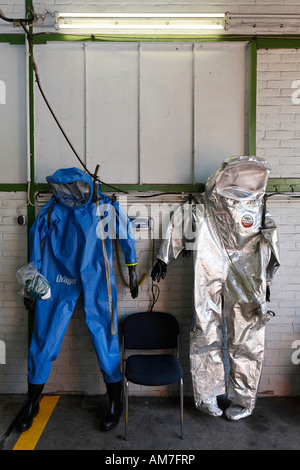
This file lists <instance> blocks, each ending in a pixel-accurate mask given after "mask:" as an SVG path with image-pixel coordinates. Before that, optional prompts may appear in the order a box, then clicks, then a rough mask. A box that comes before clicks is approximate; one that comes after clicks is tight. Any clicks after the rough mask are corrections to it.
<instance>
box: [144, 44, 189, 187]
mask: <svg viewBox="0 0 300 470" xmlns="http://www.w3.org/2000/svg"><path fill="white" fill-rule="evenodd" d="M140 74H141V77H140V79H141V110H140V133H141V137H140V138H141V141H140V142H141V144H140V159H141V183H156V184H160V183H170V184H171V183H175V184H176V183H191V182H192V172H193V167H192V131H193V122H192V117H193V92H192V87H193V45H192V44H178V43H162V44H157V43H154V44H143V45H142V48H141V67H140Z"/></svg>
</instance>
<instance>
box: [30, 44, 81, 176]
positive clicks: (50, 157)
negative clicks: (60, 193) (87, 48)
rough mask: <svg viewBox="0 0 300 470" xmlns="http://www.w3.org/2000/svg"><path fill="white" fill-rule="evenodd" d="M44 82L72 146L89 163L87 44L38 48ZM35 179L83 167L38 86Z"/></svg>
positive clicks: (49, 45) (42, 46)
mask: <svg viewBox="0 0 300 470" xmlns="http://www.w3.org/2000/svg"><path fill="white" fill-rule="evenodd" d="M34 55H35V59H36V63H37V65H38V70H39V76H40V82H41V85H42V88H43V90H44V92H45V94H46V96H47V98H48V101H49V103H50V105H51V107H52V109H53V111H54V112H55V114H56V116H57V118H58V120H59V121H60V123H61V125H62V127H63V129H64V130H65V132H66V134H67V136H68V138H69V139H70V141H71V142H72V145H73V146H74V148H75V149H76V151H77V152H78V154H79V155H80V157H81V158H82V160H83V161H84V162H85V63H84V45H83V44H81V43H70V42H59V43H51V42H49V43H48V44H42V45H38V46H35V47H34ZM34 106H35V121H34V126H35V129H34V130H35V176H36V181H37V182H38V183H45V182H46V176H48V175H51V174H52V173H54V172H55V171H56V170H58V169H60V168H67V167H73V166H75V167H76V166H77V167H78V168H81V166H80V163H78V160H77V159H76V157H75V155H74V153H73V152H72V150H71V148H70V146H69V145H68V143H67V141H66V140H65V138H64V137H63V135H62V133H61V131H60V130H59V128H58V126H57V124H56V123H55V121H54V119H53V117H52V115H51V114H50V112H49V110H48V108H47V106H46V104H45V102H44V100H43V98H42V96H41V94H40V92H39V90H38V88H37V85H36V84H35V96H34Z"/></svg>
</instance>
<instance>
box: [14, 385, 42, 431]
mask: <svg viewBox="0 0 300 470" xmlns="http://www.w3.org/2000/svg"><path fill="white" fill-rule="evenodd" d="M44 385H45V384H40V385H35V384H30V383H29V384H28V400H27V402H26V403H25V405H24V406H23V409H22V410H21V413H20V416H19V418H18V420H17V423H16V429H17V431H20V432H23V431H27V430H28V429H29V428H30V427H31V425H32V422H33V418H34V417H35V416H36V415H37V414H38V412H39V397H40V394H41V393H42V391H43V388H44Z"/></svg>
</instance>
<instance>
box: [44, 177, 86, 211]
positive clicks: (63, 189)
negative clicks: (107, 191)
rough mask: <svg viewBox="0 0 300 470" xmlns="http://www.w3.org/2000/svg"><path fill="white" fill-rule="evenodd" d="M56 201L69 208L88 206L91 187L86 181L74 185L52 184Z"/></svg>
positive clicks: (73, 183)
mask: <svg viewBox="0 0 300 470" xmlns="http://www.w3.org/2000/svg"><path fill="white" fill-rule="evenodd" d="M50 185H51V188H52V191H53V194H54V196H55V197H56V199H58V200H59V202H60V203H61V204H64V205H65V206H67V207H73V208H76V207H80V206H83V205H84V204H86V203H87V202H88V201H89V200H90V197H91V187H90V185H89V184H88V183H87V182H85V181H74V182H72V183H64V184H59V183H50Z"/></svg>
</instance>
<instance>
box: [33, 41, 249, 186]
mask: <svg viewBox="0 0 300 470" xmlns="http://www.w3.org/2000/svg"><path fill="white" fill-rule="evenodd" d="M247 45H248V43H246V42H245V43H244V42H243V43H239V42H238V43H233V42H225V43H211V42H208V43H206V42H205V43H204V42H203V43H195V44H193V43H177V42H176V43H175V42H171V43H167V42H165V43H106V42H103V43H85V44H82V43H70V42H59V43H48V44H46V45H38V46H35V57H36V62H37V65H38V69H39V75H40V79H41V83H42V86H43V88H44V91H45V93H46V95H47V97H48V99H49V101H50V103H51V106H52V107H53V109H54V111H55V113H56V115H57V117H58V119H59V120H60V122H61V124H62V126H63V128H64V129H65V131H66V133H67V135H68V136H69V138H70V140H71V141H72V144H73V145H74V147H75V148H76V150H77V152H78V153H79V155H80V156H81V158H82V160H83V161H84V163H85V164H86V165H87V167H88V168H89V170H90V171H91V172H93V171H94V169H95V166H96V165H97V164H100V165H101V168H100V178H101V179H102V180H103V181H105V182H106V183H108V184H194V183H205V182H206V180H207V178H208V177H209V176H210V175H211V174H212V173H213V172H214V171H215V170H216V168H217V167H218V166H219V164H220V163H221V162H222V161H223V160H224V159H225V158H228V157H231V156H232V155H237V154H243V153H245V152H246V151H247V150H246V147H247V145H246V142H247V139H246V129H247V119H246V116H247V114H248V109H247V106H248V104H247V101H248V100H247V99H246V98H247V96H248V92H249V90H248V82H249V77H248V76H247V72H246V71H247V68H248V67H247V57H248V55H247V53H246V51H247ZM35 91H36V93H35V142H36V147H35V162H36V181H37V182H39V183H41V182H44V181H45V177H46V176H47V175H49V174H51V173H53V172H54V171H55V170H57V169H59V168H62V167H68V166H78V167H80V163H78V161H77V160H76V158H75V156H74V154H73V152H72V151H71V149H70V148H69V146H68V144H67V143H66V141H65V139H64V138H63V136H62V135H61V133H60V131H59V129H58V127H57V125H56V124H55V122H54V120H53V118H52V116H51V115H50V113H49V111H48V109H47V108H46V106H45V104H44V102H43V100H42V98H41V96H40V93H39V91H38V90H37V89H36V90H35Z"/></svg>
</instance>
